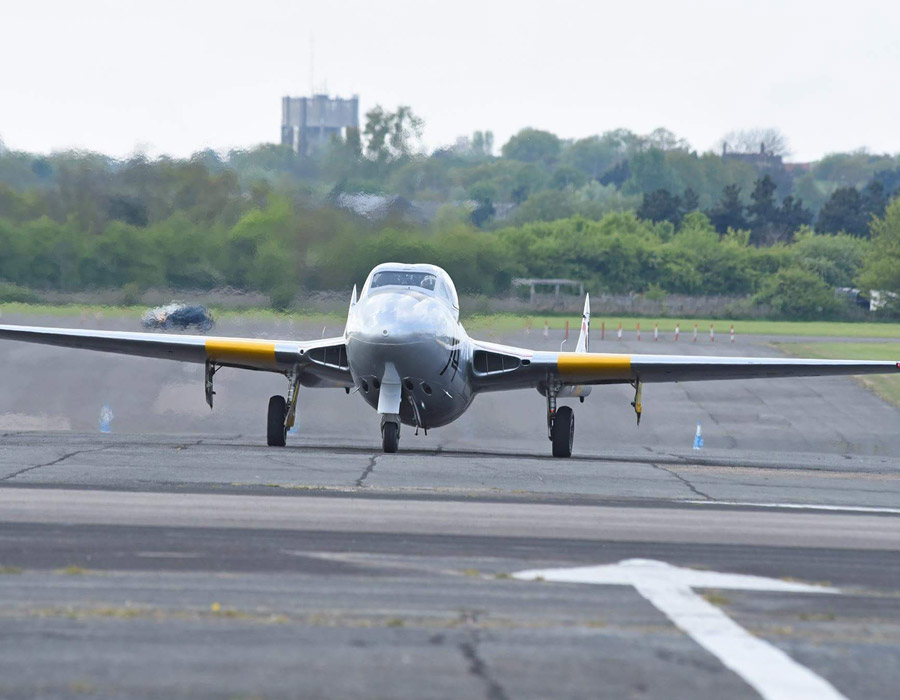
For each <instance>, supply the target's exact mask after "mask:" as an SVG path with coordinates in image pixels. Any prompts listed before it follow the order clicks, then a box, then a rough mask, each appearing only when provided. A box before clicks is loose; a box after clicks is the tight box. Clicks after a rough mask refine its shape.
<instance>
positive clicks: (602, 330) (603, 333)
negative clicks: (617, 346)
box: [600, 321, 606, 340]
mask: <svg viewBox="0 0 900 700" xmlns="http://www.w3.org/2000/svg"><path fill="white" fill-rule="evenodd" d="M605 337H606V321H600V340H603V339H604V338H605Z"/></svg>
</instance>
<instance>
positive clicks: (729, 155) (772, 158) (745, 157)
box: [722, 143, 784, 170]
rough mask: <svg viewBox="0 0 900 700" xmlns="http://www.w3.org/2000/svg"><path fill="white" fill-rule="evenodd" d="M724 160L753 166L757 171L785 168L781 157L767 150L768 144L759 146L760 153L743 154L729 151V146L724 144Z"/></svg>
mask: <svg viewBox="0 0 900 700" xmlns="http://www.w3.org/2000/svg"><path fill="white" fill-rule="evenodd" d="M722 160H737V161H740V162H742V163H747V164H749V165H752V166H753V167H755V168H756V169H757V170H770V169H778V168H782V167H784V162H783V160H782V158H781V156H778V155H775V154H774V153H772V152H771V151H767V150H766V144H764V143H761V144H759V153H742V152H739V151H729V150H728V144H727V143H723V144H722Z"/></svg>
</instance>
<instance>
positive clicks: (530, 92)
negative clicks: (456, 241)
mask: <svg viewBox="0 0 900 700" xmlns="http://www.w3.org/2000/svg"><path fill="white" fill-rule="evenodd" d="M0 17H2V20H0V66H2V74H0V138H2V139H3V140H4V141H5V143H6V145H7V146H8V147H10V148H15V149H22V150H29V151H41V152H47V151H50V150H58V149H64V148H83V149H90V150H95V151H101V152H104V153H108V154H111V155H115V156H125V155H128V154H130V153H133V152H135V151H136V150H141V151H144V152H146V153H148V154H151V155H156V154H159V153H168V154H172V155H176V156H185V155H189V154H190V153H191V152H193V151H196V150H199V149H201V148H205V147H212V148H216V149H227V148H231V147H237V146H251V145H254V144H257V143H262V142H275V141H278V139H279V133H280V119H281V103H280V100H281V97H282V96H283V95H286V94H291V95H305V94H309V92H310V78H311V75H310V73H311V71H310V55H311V52H310V38H311V36H312V37H314V47H315V51H314V55H315V69H314V74H315V77H314V81H315V87H316V88H317V89H323V88H327V91H328V92H330V93H332V94H337V95H342V96H350V95H352V94H359V96H360V100H361V110H362V111H365V110H367V109H369V108H370V107H372V106H373V105H375V104H382V105H384V106H385V107H389V108H392V107H394V106H396V105H398V104H408V105H411V106H412V108H413V110H414V111H415V112H416V113H418V114H419V115H420V116H422V117H423V118H424V119H425V123H426V127H425V145H427V146H428V147H435V146H440V145H445V144H450V143H452V142H453V141H454V140H455V138H456V137H457V136H459V135H462V134H467V133H471V132H472V131H473V130H476V129H491V130H493V131H494V133H495V135H496V136H495V139H496V143H497V145H498V147H499V145H500V144H502V143H503V142H504V141H506V139H507V138H509V136H510V135H511V134H513V133H515V132H516V131H517V130H518V129H520V128H522V127H525V126H533V127H536V128H541V129H548V130H550V131H553V132H555V133H557V134H559V135H560V136H563V137H567V138H577V137H582V136H587V135H590V134H595V133H602V132H603V131H606V130H609V129H613V128H617V127H625V128H628V129H631V130H633V131H636V132H638V133H646V132H649V131H651V130H652V129H654V128H656V127H659V126H664V127H666V128H668V129H671V130H672V131H674V132H675V133H676V134H678V135H679V136H683V137H684V138H686V139H687V140H688V141H689V142H690V143H691V145H692V146H693V147H694V148H696V149H698V150H700V151H703V150H707V149H710V148H712V147H713V146H714V145H715V144H716V142H717V141H718V140H719V139H720V138H721V137H722V136H723V135H724V134H725V133H726V132H728V131H731V130H733V129H740V128H751V127H758V126H774V127H777V128H779V129H781V130H782V131H783V132H784V133H785V135H786V136H787V138H788V141H789V144H790V147H791V151H792V158H791V159H792V160H796V161H807V160H813V159H817V158H820V157H821V156H822V155H824V154H826V153H829V152H834V151H848V150H854V149H857V148H861V147H866V148H867V149H869V150H870V151H873V152H889V153H898V152H900V86H898V76H900V3H897V2H895V1H893V0H883V1H882V2H870V1H869V0H852V1H851V0H777V1H769V0H747V1H743V0H694V1H686V0H681V1H679V0H617V1H616V2H599V1H593V2H590V1H587V2H570V1H565V0H542V1H540V2H531V1H526V0H514V1H504V2H493V1H491V0H480V1H478V2H470V1H469V0H453V1H452V2H428V1H426V0H410V1H395V0H380V1H379V2H374V1H371V0H370V1H367V2H361V1H360V2H351V1H348V0H343V1H336V0H320V1H319V2H315V3H313V2H304V1H299V0H293V1H289V0H246V1H244V2H231V1H229V0H217V1H214V2H213V1H206V0H202V1H199V0H178V1H176V2H172V1H170V0H153V1H152V2H149V1H148V2H135V1H130V0H118V1H115V2H113V1H106V2H104V1H101V0H78V2H72V1H71V0H27V1H26V0H0Z"/></svg>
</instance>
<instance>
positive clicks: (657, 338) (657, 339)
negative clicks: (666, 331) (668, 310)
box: [653, 323, 659, 343]
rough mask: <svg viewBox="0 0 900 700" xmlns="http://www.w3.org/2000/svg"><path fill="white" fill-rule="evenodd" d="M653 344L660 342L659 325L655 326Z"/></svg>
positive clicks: (655, 324)
mask: <svg viewBox="0 0 900 700" xmlns="http://www.w3.org/2000/svg"><path fill="white" fill-rule="evenodd" d="M653 342H654V343H658V342H659V324H658V323H654V324H653Z"/></svg>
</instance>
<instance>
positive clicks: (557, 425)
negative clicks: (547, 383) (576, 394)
mask: <svg viewBox="0 0 900 700" xmlns="http://www.w3.org/2000/svg"><path fill="white" fill-rule="evenodd" d="M558 393H559V387H547V432H548V434H549V437H550V442H551V444H552V445H553V456H554V457H571V456H572V444H573V443H574V441H575V414H574V412H573V411H572V409H571V408H570V407H569V406H562V407H560V408H558V409H557V407H556V395H557V394H558Z"/></svg>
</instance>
